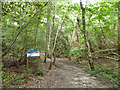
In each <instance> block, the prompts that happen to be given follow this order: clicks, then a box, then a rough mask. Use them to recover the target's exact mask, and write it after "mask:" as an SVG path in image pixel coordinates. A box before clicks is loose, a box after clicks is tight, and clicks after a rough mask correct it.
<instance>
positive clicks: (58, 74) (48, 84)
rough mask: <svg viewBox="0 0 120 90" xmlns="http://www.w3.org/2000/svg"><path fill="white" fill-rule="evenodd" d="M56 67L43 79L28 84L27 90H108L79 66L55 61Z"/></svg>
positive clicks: (63, 61)
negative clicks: (59, 89)
mask: <svg viewBox="0 0 120 90" xmlns="http://www.w3.org/2000/svg"><path fill="white" fill-rule="evenodd" d="M56 65H57V67H56V68H55V69H54V70H51V71H50V72H49V73H48V74H47V75H46V76H45V77H43V79H37V80H34V81H32V82H30V83H29V85H30V86H29V88H109V87H108V85H107V86H105V85H104V84H103V83H101V82H100V81H98V80H97V79H96V77H93V76H91V75H90V74H87V73H86V72H84V71H83V69H82V68H81V67H80V64H77V63H74V62H73V61H69V60H57V61H56Z"/></svg>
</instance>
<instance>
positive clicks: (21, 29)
mask: <svg viewBox="0 0 120 90" xmlns="http://www.w3.org/2000/svg"><path fill="white" fill-rule="evenodd" d="M47 4H48V2H47V3H46V4H45V5H44V6H43V7H41V9H40V10H38V11H37V12H36V13H35V14H34V15H33V16H32V17H31V19H30V20H29V21H28V23H26V24H25V26H24V27H21V28H20V31H19V32H18V33H17V35H16V37H15V38H14V40H13V42H12V43H11V44H10V46H9V47H8V49H7V50H6V52H5V53H4V54H3V55H2V57H4V56H5V55H6V54H7V53H8V52H9V50H10V49H11V47H12V45H13V44H14V43H15V41H16V39H17V37H18V36H19V34H20V33H21V32H22V31H23V29H24V28H25V27H27V25H28V24H29V23H30V22H31V20H32V19H33V18H34V17H35V16H36V15H37V13H38V12H40V11H42V9H43V8H44V7H45V6H46V5H47Z"/></svg>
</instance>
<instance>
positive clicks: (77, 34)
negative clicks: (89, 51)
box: [76, 30, 82, 56]
mask: <svg viewBox="0 0 120 90" xmlns="http://www.w3.org/2000/svg"><path fill="white" fill-rule="evenodd" d="M76 36H77V43H78V48H79V53H80V55H81V56H82V52H81V50H80V48H81V47H80V42H79V34H78V32H77V30H76Z"/></svg>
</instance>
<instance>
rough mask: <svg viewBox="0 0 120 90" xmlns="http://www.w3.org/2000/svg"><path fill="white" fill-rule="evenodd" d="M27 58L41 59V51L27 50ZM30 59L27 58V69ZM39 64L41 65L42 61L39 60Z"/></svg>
mask: <svg viewBox="0 0 120 90" xmlns="http://www.w3.org/2000/svg"><path fill="white" fill-rule="evenodd" d="M27 57H28V58H29V57H40V49H27ZM28 58H27V62H26V64H27V67H29V65H28V62H29V60H28ZM38 64H40V60H39V62H38ZM38 66H40V65H38Z"/></svg>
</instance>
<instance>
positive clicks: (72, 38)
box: [69, 16, 77, 60]
mask: <svg viewBox="0 0 120 90" xmlns="http://www.w3.org/2000/svg"><path fill="white" fill-rule="evenodd" d="M76 23H77V16H76V18H75V23H74V28H73V33H72V37H71V41H70V48H69V60H71V48H72V42H73V40H74V36H75V26H76Z"/></svg>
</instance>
